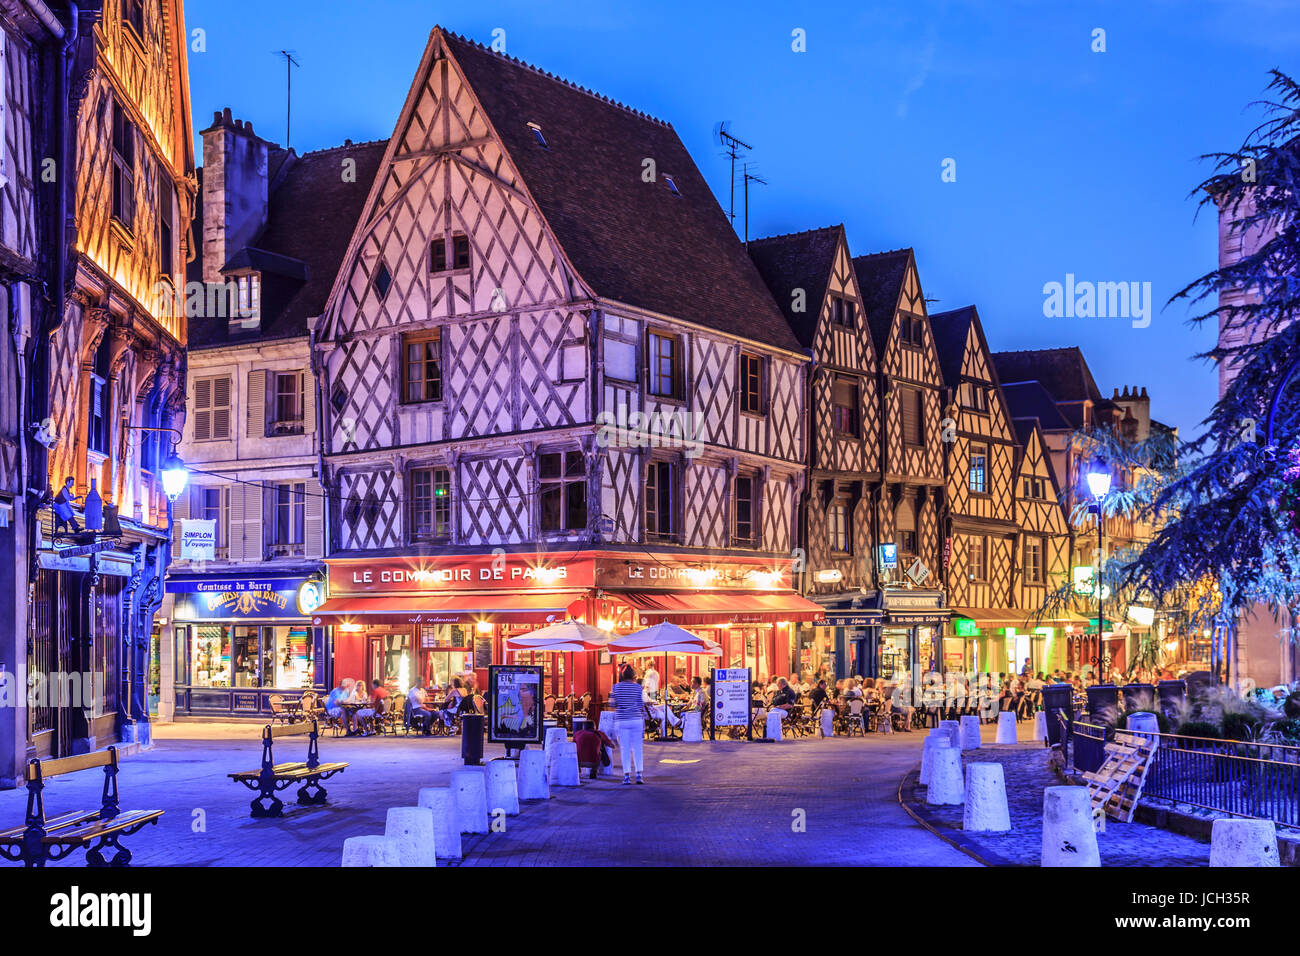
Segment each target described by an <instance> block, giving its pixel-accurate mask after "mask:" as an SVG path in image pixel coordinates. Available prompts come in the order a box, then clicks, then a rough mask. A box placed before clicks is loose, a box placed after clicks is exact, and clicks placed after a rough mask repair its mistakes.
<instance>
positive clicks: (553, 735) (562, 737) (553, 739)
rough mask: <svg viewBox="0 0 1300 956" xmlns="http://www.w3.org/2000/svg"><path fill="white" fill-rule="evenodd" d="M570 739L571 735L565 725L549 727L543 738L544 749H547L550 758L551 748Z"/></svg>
mask: <svg viewBox="0 0 1300 956" xmlns="http://www.w3.org/2000/svg"><path fill="white" fill-rule="evenodd" d="M568 739H569V735H568V733H567V732H566V731H565V729H564V728H563V727H547V728H546V736H545V737H543V738H542V750H544V751H546V756H547V757H548V758H549V757H550V755H551V748H552V747H554V746H555V745H556V744H559V743H564V741H566V740H568Z"/></svg>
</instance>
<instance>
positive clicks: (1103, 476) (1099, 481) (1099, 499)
mask: <svg viewBox="0 0 1300 956" xmlns="http://www.w3.org/2000/svg"><path fill="white" fill-rule="evenodd" d="M1088 490H1089V491H1090V492H1092V497H1093V498H1094V499H1095V504H1094V506H1093V507H1095V508H1096V510H1097V576H1096V578H1095V579H1094V580H1093V587H1094V588H1096V589H1097V665H1096V672H1097V673H1098V674H1100V673H1101V662H1102V659H1103V658H1104V657H1105V654H1104V652H1103V650H1102V643H1101V642H1102V636H1101V633H1102V628H1103V627H1104V626H1105V619H1104V617H1103V614H1102V610H1103V604H1102V600H1103V598H1102V594H1103V592H1102V584H1101V562H1102V552H1103V551H1104V550H1105V548H1106V516H1105V514H1104V513H1103V510H1102V504H1103V502H1104V501H1105V499H1106V496H1107V495H1108V494H1110V468H1109V467H1107V465H1106V463H1105V462H1104V461H1097V462H1095V463H1094V464H1093V467H1092V469H1091V470H1090V471H1089V472H1088ZM1097 683H1099V684H1101V683H1105V682H1104V681H1103V680H1101V679H1098V681H1097Z"/></svg>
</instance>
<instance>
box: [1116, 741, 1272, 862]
mask: <svg viewBox="0 0 1300 956" xmlns="http://www.w3.org/2000/svg"><path fill="white" fill-rule="evenodd" d="M1130 719H1131V718H1130ZM1281 865H1282V863H1281V860H1280V859H1279V858H1278V852H1277V827H1276V826H1274V824H1273V821H1272V820H1247V819H1231V820H1215V821H1214V828H1213V829H1212V830H1211V831H1210V866H1281Z"/></svg>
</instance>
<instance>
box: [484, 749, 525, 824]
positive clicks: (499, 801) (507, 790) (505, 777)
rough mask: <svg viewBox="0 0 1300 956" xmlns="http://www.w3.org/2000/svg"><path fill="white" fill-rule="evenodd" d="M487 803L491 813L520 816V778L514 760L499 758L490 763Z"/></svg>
mask: <svg viewBox="0 0 1300 956" xmlns="http://www.w3.org/2000/svg"><path fill="white" fill-rule="evenodd" d="M487 801H488V810H490V811H493V812H495V811H497V810H504V811H505V812H506V816H510V817H513V816H518V814H519V777H518V775H517V774H516V772H515V762H514V761H513V760H506V759H503V758H498V759H496V760H489V761H488V765H487Z"/></svg>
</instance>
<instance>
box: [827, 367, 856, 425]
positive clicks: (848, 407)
mask: <svg viewBox="0 0 1300 956" xmlns="http://www.w3.org/2000/svg"><path fill="white" fill-rule="evenodd" d="M831 403H832V404H831V424H832V425H833V426H834V428H835V430H836V431H837V432H839V433H840V434H842V435H849V436H852V437H854V438H856V437H857V436H858V406H859V404H860V399H859V397H858V386H857V383H856V382H854V380H853V379H851V378H836V379H835V383H834V385H833V386H832V397H831Z"/></svg>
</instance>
